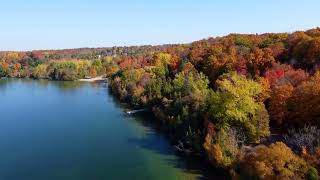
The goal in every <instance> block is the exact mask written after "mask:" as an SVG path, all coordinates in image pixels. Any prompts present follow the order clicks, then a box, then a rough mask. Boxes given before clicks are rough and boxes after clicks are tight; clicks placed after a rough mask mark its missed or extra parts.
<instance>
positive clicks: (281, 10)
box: [0, 0, 320, 50]
mask: <svg viewBox="0 0 320 180" xmlns="http://www.w3.org/2000/svg"><path fill="white" fill-rule="evenodd" d="M0 23H1V25H0V50H33V49H62V48H78V47H109V46H123V45H142V44H164V43H188V42H191V41H194V40H199V39H203V38H207V37H210V36H221V35H226V34H228V33H232V32H238V33H263V32H292V31H295V30H305V29H308V28H313V27H317V26H320V1H319V0H305V1H301V0H219V1H218V0H157V1H155V0H113V1H111V0H104V1H103V0H51V1H49V0H47V1H44V0H0Z"/></svg>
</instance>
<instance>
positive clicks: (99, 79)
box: [77, 76, 107, 82]
mask: <svg viewBox="0 0 320 180" xmlns="http://www.w3.org/2000/svg"><path fill="white" fill-rule="evenodd" d="M104 80H107V78H104V77H103V76H98V77H95V78H89V79H78V80H77V81H81V82H96V81H104Z"/></svg>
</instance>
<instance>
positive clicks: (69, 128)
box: [0, 79, 221, 180]
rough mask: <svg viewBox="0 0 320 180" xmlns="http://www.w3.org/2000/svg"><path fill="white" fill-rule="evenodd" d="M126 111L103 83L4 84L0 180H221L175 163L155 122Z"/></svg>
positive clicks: (189, 162) (199, 167) (199, 165)
mask: <svg viewBox="0 0 320 180" xmlns="http://www.w3.org/2000/svg"><path fill="white" fill-rule="evenodd" d="M123 108H124V105H123V103H120V102H119V101H118V100H117V99H115V98H114V97H113V96H112V95H110V94H109V92H108V88H107V85H106V84H105V83H104V84H103V83H102V84H101V83H87V82H59V81H47V80H39V81H35V80H32V79H1V80H0V114H1V118H0V128H1V129H0V143H1V148H0V154H1V155H2V156H1V157H2V158H1V161H0V179H10V180H22V179H23V180H29V179H30V180H42V179H46V180H50V179H59V180H74V179H76V180H82V179H83V180H87V179H90V180H91V179H92V180H95V179H139V180H140V179H161V180H162V179H166V180H167V179H168V180H170V179H208V178H211V179H212V178H217V177H218V176H216V175H217V173H213V172H215V171H216V170H208V169H207V168H206V167H205V164H206V163H204V161H203V160H194V159H188V158H185V157H178V156H176V155H175V153H174V151H173V149H172V146H171V145H170V144H169V143H168V140H167V138H166V137H165V136H163V134H162V133H160V132H159V131H158V130H157V127H156V126H155V123H152V121H153V120H154V118H153V117H152V116H150V115H142V116H128V115H126V113H124V109H123ZM206 169H207V170H206ZM218 179H221V177H219V178H218Z"/></svg>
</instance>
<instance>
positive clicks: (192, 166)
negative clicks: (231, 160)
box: [109, 91, 230, 180]
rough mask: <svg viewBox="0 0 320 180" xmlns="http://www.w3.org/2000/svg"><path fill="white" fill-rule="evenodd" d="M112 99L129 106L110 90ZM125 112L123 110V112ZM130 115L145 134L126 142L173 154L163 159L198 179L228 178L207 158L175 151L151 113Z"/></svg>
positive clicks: (149, 149) (120, 106)
mask: <svg viewBox="0 0 320 180" xmlns="http://www.w3.org/2000/svg"><path fill="white" fill-rule="evenodd" d="M109 95H110V97H111V99H112V101H113V102H114V103H115V104H116V106H117V108H119V109H129V108H130V106H129V105H128V104H126V103H123V102H121V101H120V100H119V99H118V98H117V97H115V96H114V95H113V94H112V93H111V92H110V91H109ZM124 113H125V112H124ZM124 116H131V117H133V119H134V120H135V122H137V123H138V124H139V125H140V126H143V127H144V128H145V129H146V132H145V133H146V135H145V136H144V137H140V138H129V139H128V143H131V144H134V145H136V146H138V147H140V148H142V149H146V150H148V151H152V152H154V153H156V154H160V155H164V156H168V157H169V156H175V157H176V158H174V159H172V158H166V159H165V161H166V163H168V164H169V165H171V166H173V167H174V168H177V169H180V170H181V171H184V172H186V173H190V174H194V175H197V176H198V179H222V180H224V179H230V177H229V175H228V172H226V171H224V170H221V169H216V168H213V167H212V166H211V165H210V164H209V162H208V161H207V160H205V159H204V158H201V157H195V156H183V155H180V154H178V153H176V152H175V150H174V148H173V145H171V144H170V140H169V137H168V136H166V135H165V132H164V131H163V130H161V127H160V125H159V123H158V122H156V120H155V117H154V116H153V115H152V113H147V112H142V113H137V114H135V115H127V114H124Z"/></svg>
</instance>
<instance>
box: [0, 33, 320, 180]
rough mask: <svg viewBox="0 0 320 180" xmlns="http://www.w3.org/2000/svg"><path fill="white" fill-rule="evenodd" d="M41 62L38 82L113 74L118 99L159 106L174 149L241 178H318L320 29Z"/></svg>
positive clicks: (158, 113) (37, 69)
mask: <svg viewBox="0 0 320 180" xmlns="http://www.w3.org/2000/svg"><path fill="white" fill-rule="evenodd" d="M37 63H38V62H37ZM38 64H39V65H37V66H35V68H34V70H33V73H32V75H33V77H36V78H44V77H50V78H52V79H64V80H73V79H76V78H80V77H86V76H96V75H97V74H99V75H106V76H108V77H109V80H110V88H111V89H112V91H113V92H114V93H115V94H116V95H118V96H119V98H121V99H122V100H124V101H127V102H129V103H130V104H132V105H133V106H134V107H136V108H142V107H143V108H149V109H151V110H152V112H153V113H154V114H155V116H156V117H157V119H158V120H159V121H160V122H161V123H162V125H163V127H164V129H165V130H166V132H167V133H168V135H169V136H170V137H171V138H172V140H173V141H174V142H179V144H180V145H181V144H183V147H184V148H187V149H188V150H192V151H193V152H195V153H203V154H206V157H207V158H208V159H209V161H210V162H211V163H212V164H213V165H214V166H215V167H220V168H224V169H227V170H229V171H230V173H231V174H232V176H233V177H235V178H245V179H248V178H254V179H318V171H319V170H320V161H319V159H320V140H319V139H320V71H319V70H320V69H319V68H320V29H319V28H317V29H311V30H308V31H305V32H295V33H291V34H288V33H280V34H275V33H269V34H262V35H240V34H230V35H228V36H225V37H218V38H210V39H206V40H201V41H197V42H194V43H191V44H186V45H175V46H170V47H169V46H166V47H165V48H164V49H162V50H159V51H154V52H152V53H144V54H139V55H137V56H117V57H107V58H100V59H97V60H94V61H46V62H45V63H42V62H40V63H38ZM1 67H2V69H0V74H1V73H7V74H8V71H7V69H8V68H9V69H11V70H10V72H9V74H10V73H11V74H12V76H16V72H20V75H21V74H23V73H21V71H20V70H19V69H21V65H20V66H19V65H18V64H16V63H11V64H9V63H8V62H6V61H2V64H1V66H0V68H1ZM17 69H18V70H17ZM23 72H27V70H26V69H24V71H23ZM2 76H3V74H2Z"/></svg>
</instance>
